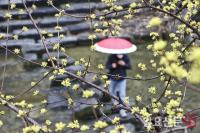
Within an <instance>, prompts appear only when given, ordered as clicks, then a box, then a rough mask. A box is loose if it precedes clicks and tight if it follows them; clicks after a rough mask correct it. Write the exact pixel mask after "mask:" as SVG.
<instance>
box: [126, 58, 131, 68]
mask: <svg viewBox="0 0 200 133" xmlns="http://www.w3.org/2000/svg"><path fill="white" fill-rule="evenodd" d="M124 67H125V68H126V69H131V62H130V59H129V58H128V56H126V58H125V66H124Z"/></svg>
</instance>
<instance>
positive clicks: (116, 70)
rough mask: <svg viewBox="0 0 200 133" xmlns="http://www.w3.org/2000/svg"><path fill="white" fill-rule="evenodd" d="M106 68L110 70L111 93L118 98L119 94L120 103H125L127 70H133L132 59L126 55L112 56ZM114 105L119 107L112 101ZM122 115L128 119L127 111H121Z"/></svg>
mask: <svg viewBox="0 0 200 133" xmlns="http://www.w3.org/2000/svg"><path fill="white" fill-rule="evenodd" d="M106 68H107V69H109V75H111V76H110V81H111V83H110V86H109V92H110V93H111V94H112V95H114V96H117V92H118V95H119V98H120V101H122V102H123V101H125V97H126V79H124V78H123V77H126V70H127V69H131V64H130V59H129V58H128V56H127V55H126V54H112V55H110V56H109V57H108V61H107V63H106ZM112 101H113V103H114V105H117V102H116V101H115V100H112ZM120 115H121V116H122V117H126V112H125V110H123V109H121V110H120Z"/></svg>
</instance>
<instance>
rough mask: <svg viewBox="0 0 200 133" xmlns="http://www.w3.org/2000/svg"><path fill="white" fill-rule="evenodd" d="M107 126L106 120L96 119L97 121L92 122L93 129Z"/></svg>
mask: <svg viewBox="0 0 200 133" xmlns="http://www.w3.org/2000/svg"><path fill="white" fill-rule="evenodd" d="M107 126H108V124H107V123H106V122H104V121H100V120H99V121H97V122H95V123H94V130H96V129H102V128H105V127H107Z"/></svg>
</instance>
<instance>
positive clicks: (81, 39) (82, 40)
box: [77, 32, 105, 45]
mask: <svg viewBox="0 0 200 133" xmlns="http://www.w3.org/2000/svg"><path fill="white" fill-rule="evenodd" d="M89 35H90V34H89V33H87V32H86V33H80V34H78V35H77V36H78V45H91V40H89V39H88V36H89ZM96 36H97V38H96V39H94V42H97V41H99V40H102V39H103V38H105V37H103V36H101V35H99V34H97V35H96Z"/></svg>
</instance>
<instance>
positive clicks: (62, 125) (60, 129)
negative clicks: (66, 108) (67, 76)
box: [55, 122, 66, 132]
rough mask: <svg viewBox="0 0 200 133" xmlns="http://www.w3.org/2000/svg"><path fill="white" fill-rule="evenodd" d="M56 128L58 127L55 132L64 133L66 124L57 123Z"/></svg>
mask: <svg viewBox="0 0 200 133" xmlns="http://www.w3.org/2000/svg"><path fill="white" fill-rule="evenodd" d="M55 126H56V129H55V131H56V132H57V131H62V130H63V129H64V128H65V126H66V124H64V123H63V122H59V123H56V124H55Z"/></svg>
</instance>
